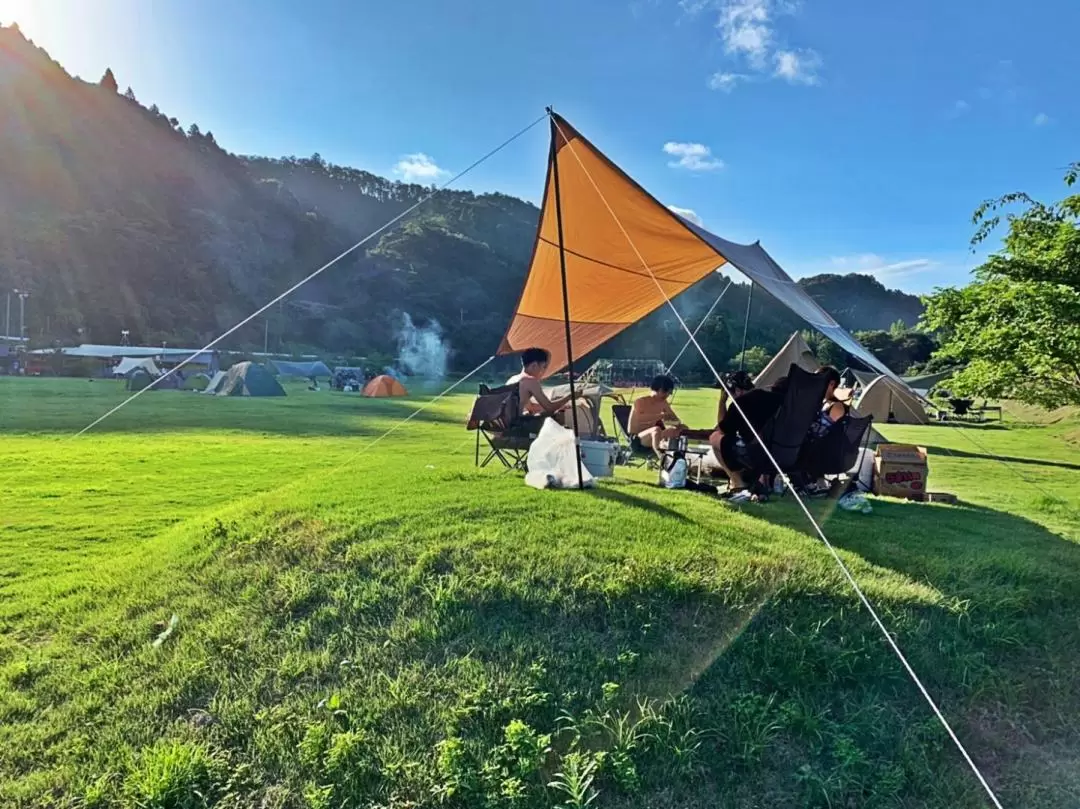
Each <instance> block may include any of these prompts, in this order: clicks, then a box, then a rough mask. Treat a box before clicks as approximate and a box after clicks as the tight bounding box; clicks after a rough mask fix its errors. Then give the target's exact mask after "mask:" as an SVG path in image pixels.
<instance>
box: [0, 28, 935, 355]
mask: <svg viewBox="0 0 1080 809" xmlns="http://www.w3.org/2000/svg"><path fill="white" fill-rule="evenodd" d="M132 80H133V81H135V80H137V77H132ZM118 91H119V87H118V85H117V80H116V78H115V77H113V75H112V72H111V71H109V72H107V73H106V75H105V76H104V77H103V78H102V79H101V81H100V82H97V83H90V82H86V81H83V80H81V79H77V78H73V77H71V76H69V75H68V74H67V73H66V72H65V71H64V70H63V68H62V67H61V66H60V65H59V64H57V63H56V62H54V61H53V60H52V59H51V58H50V57H49V56H48V54H46V53H45V52H44V51H43V50H41V49H39V48H37V47H35V46H34V45H33V44H32V43H30V42H28V41H27V40H26V39H25V38H24V37H23V35H22V34H21V33H20V32H19V31H18V29H17V28H14V27H12V28H0V110H3V117H2V119H0V292H4V291H6V290H8V289H12V288H19V289H24V290H29V291H30V293H31V299H30V301H29V302H28V306H27V334H28V336H30V338H31V339H32V340H33V341H34V342H35V343H38V344H42V345H51V344H54V343H56V342H64V343H66V342H72V341H77V340H82V341H95V342H116V341H117V340H118V338H119V336H120V332H121V330H122V329H128V330H130V332H131V339H132V340H133V341H134V342H141V343H155V344H156V343H158V342H161V341H167V342H170V343H173V344H193V343H197V342H205V341H208V340H210V339H211V338H212V337H214V336H216V335H217V334H218V333H220V332H221V331H222V330H224V329H225V328H227V327H228V326H230V325H231V324H233V323H234V322H236V321H237V320H239V319H240V318H241V317H243V316H244V315H246V314H248V313H249V312H251V311H252V310H254V309H256V308H257V307H258V306H260V305H261V304H262V303H264V302H265V301H266V300H268V299H270V298H272V297H274V296H275V295H276V294H277V293H278V292H280V291H281V290H282V289H284V288H286V287H287V286H289V285H291V284H292V283H294V282H295V281H296V280H298V279H300V278H302V277H304V276H305V275H307V274H308V273H309V272H310V271H311V270H313V269H314V268H316V267H318V266H320V265H322V264H323V263H325V262H326V261H327V260H328V259H329V258H331V257H333V256H335V255H337V254H338V253H339V252H341V251H342V250H343V249H345V248H346V247H348V246H350V245H351V244H353V243H355V242H356V241H357V240H359V239H360V238H361V237H363V236H365V235H366V234H368V233H369V232H371V231H372V230H373V229H374V228H376V227H378V226H379V225H381V224H383V223H384V222H385V221H387V220H388V219H389V218H391V217H392V216H394V215H396V214H398V213H400V212H401V211H403V210H405V208H407V207H408V206H410V205H412V204H413V203H414V202H416V201H417V200H419V199H420V198H422V197H423V196H424V195H426V194H428V193H429V192H430V190H431V189H429V188H426V187H423V186H419V185H411V184H405V183H400V182H395V181H391V180H387V179H384V178H382V177H378V176H376V175H374V174H371V173H369V172H365V171H361V170H357V169H354V168H349V167H344V166H336V165H333V164H329V163H327V162H326V161H324V160H323V159H322V158H321V157H319V156H318V155H314V156H312V157H310V158H296V157H286V158H281V159H270V158H264V157H243V156H237V155H233V154H230V153H228V152H226V151H225V150H223V149H222V148H221V147H220V146H219V145H218V143H217V141H216V139H215V138H214V135H213V134H212V132H211V131H209V130H207V131H205V132H204V131H203V130H202V129H201V128H200V127H199V125H198V124H190V125H187V126H185V125H184V124H182V123H181V122H179V121H177V120H176V119H175V118H169V117H168V116H167V114H166V113H164V112H162V111H160V110H158V108H157V107H156V106H155V105H148V106H144V104H143V103H140V102H139V101H138V100H137V99H136V95H135V93H134V92H132V91H131V90H130V89H128V91H127V92H126V93H121V92H118ZM537 216H538V211H537V209H536V208H535V207H534V206H533V205H531V204H530V203H527V202H524V201H522V200H519V199H515V198H512V197H508V196H505V195H502V194H482V195H478V194H473V193H471V192H468V191H444V192H440V193H439V194H438V195H437V196H436V197H435V198H434V199H433V200H432V201H431V202H429V203H427V204H425V205H424V206H422V207H421V208H420V209H419V210H418V211H417V212H416V213H415V214H413V215H411V216H410V217H409V218H408V219H406V220H405V221H404V222H403V223H402V224H401V225H399V226H398V227H396V228H394V229H392V230H390V231H388V232H387V233H385V234H383V235H382V237H381V238H379V239H378V240H375V241H373V242H372V243H371V244H370V245H369V246H368V249H367V250H366V251H364V252H361V251H358V252H357V253H355V254H354V255H353V256H350V257H349V258H348V259H347V260H345V261H343V262H341V263H340V264H339V265H337V266H335V267H334V268H333V269H332V270H331V271H329V272H327V273H326V274H325V275H323V276H321V277H320V278H318V279H317V280H316V281H315V282H313V283H311V284H309V285H307V286H305V287H304V288H303V289H301V290H300V291H299V292H297V293H296V295H295V296H294V297H293V298H292V299H290V300H288V301H287V302H284V303H283V304H282V305H281V306H279V307H275V309H274V310H273V311H271V312H270V313H268V315H267V318H266V319H265V320H263V319H259V320H258V321H257V322H253V323H252V324H250V326H249V327H247V328H246V329H245V330H244V331H242V332H239V333H237V334H236V335H234V336H233V337H232V338H230V341H231V342H230V343H229V346H230V347H233V348H238V349H242V348H255V347H260V348H261V346H262V344H263V341H264V339H265V340H267V342H268V344H269V347H270V348H271V350H284V351H298V350H317V351H320V352H324V353H328V354H334V355H353V356H355V355H364V354H371V353H382V354H393V352H394V351H395V349H396V345H395V341H396V336H395V335H396V326H397V323H398V322H399V320H400V313H401V312H408V313H409V314H410V315H411V317H412V318H413V320H414V321H417V322H429V321H432V320H434V321H437V322H438V323H439V324H440V325H441V327H442V329H443V331H444V334H445V335H446V337H447V339H448V340H449V343H450V345H451V348H452V349H453V351H454V354H453V360H452V362H453V364H454V365H456V366H459V367H461V366H465V367H471V366H472V365H474V364H476V362H478V361H479V360H480V359H482V358H483V357H486V356H487V355H488V354H489V353H490V352H491V351H492V350H493V348H494V347H495V346H496V345H497V343H498V340H499V338H500V337H501V335H502V330H503V329H504V327H505V324H506V322H507V320H508V318H509V315H510V310H511V309H512V306H513V303H514V301H515V300H516V299H517V295H518V292H519V290H520V288H521V284H522V281H523V277H524V273H525V268H526V265H527V263H528V257H529V252H530V250H531V249H532V244H533V237H534V230H535V226H536V221H537ZM802 283H803V284H804V285H805V286H806V287H807V288H808V289H809V290H810V292H811V294H812V295H813V296H814V297H815V298H816V299H818V300H819V302H821V303H822V305H823V306H824V307H825V308H826V309H828V310H829V311H830V312H832V313H833V314H834V315H835V316H836V317H837V319H838V320H839V321H840V322H841V323H842V324H844V325H845V326H848V327H849V328H852V329H887V328H889V326H890V324H892V323H894V322H895V321H897V320H901V321H903V322H905V323H906V324H908V325H914V323H915V322H916V321H917V320H918V317H919V315H920V313H921V304H920V303H919V301H918V299H917V298H914V297H913V296H910V295H905V294H903V293H900V292H895V291H889V290H886V289H885V288H884V287H883V286H881V284H879V283H878V282H877V281H875V280H874V279H872V278H869V277H861V276H844V277H840V276H818V277H815V278H810V279H805V280H804V281H803V282H802ZM721 288H722V287H721V286H720V284H719V283H718V279H713V278H710V279H707V280H706V281H704V282H703V283H702V284H701V286H700V287H699V288H698V289H695V290H693V291H692V292H691V293H689V294H688V295H686V296H684V300H682V301H681V302H680V306H681V307H682V308H683V309H684V311H685V312H686V313H687V315H688V316H690V317H694V316H697V317H700V316H701V315H703V314H704V312H705V310H706V309H707V308H708V306H709V304H710V303H711V302H712V301H713V299H714V298H715V296H716V294H718V293H719V290H720V289H721ZM748 289H749V288H748V287H747V286H745V285H742V286H736V287H734V288H733V289H732V290H730V291H729V292H728V294H727V295H726V296H725V298H724V301H723V302H722V305H721V306H719V307H718V308H717V310H716V313H715V316H714V317H713V319H712V320H711V321H710V323H709V324H708V325H707V327H706V328H705V329H703V331H702V336H703V338H707V339H706V340H705V342H707V343H708V344H709V350H710V353H711V354H715V356H716V357H717V359H718V361H724V360H725V359H727V358H730V357H731V356H732V355H733V354H735V353H736V352H737V351H738V348H739V345H740V343H741V338H742V328H743V316H744V313H745V307H746V296H747V292H748ZM673 325H674V324H673V323H672V322H671V318H670V316H669V315H668V314H667V313H664V312H659V313H657V314H656V315H654V316H653V317H652V318H650V319H648V320H647V321H645V322H643V323H641V324H639V325H638V326H636V327H634V328H632V329H630V330H628V331H627V332H626V333H624V334H623V335H621V336H620V337H619V338H617V339H616V340H615V341H614V342H613V343H612V344H610V345H609V346H606V347H605V348H604V353H605V354H608V355H641V356H657V357H662V358H667V359H670V357H671V356H672V355H673V354H674V353H675V352H676V351H677V350H678V347H679V345H681V343H682V340H681V339H679V336H678V334H677V333H675V330H674V329H673ZM801 325H802V324H800V323H799V322H798V321H796V320H795V319H794V318H792V317H791V316H789V315H788V314H787V312H786V311H785V310H783V309H782V308H780V307H778V306H777V305H776V304H775V303H774V302H772V301H771V300H770V299H769V298H768V297H767V296H765V295H763V294H758V295H756V296H755V298H754V306H753V313H752V317H751V322H750V330H749V335H748V340H749V342H750V344H751V345H758V346H762V347H764V348H765V349H767V350H774V349H775V348H777V347H778V346H779V345H780V344H782V343H783V341H784V340H785V339H786V338H787V336H788V335H789V334H790V332H791V331H793V330H795V329H796V328H800V327H801ZM676 328H677V327H676ZM13 330H14V329H13ZM690 365H692V363H690ZM688 367H690V366H688Z"/></svg>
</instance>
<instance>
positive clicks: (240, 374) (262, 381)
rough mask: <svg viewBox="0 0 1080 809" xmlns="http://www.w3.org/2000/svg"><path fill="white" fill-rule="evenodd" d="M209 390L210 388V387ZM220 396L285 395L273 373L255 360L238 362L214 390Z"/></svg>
mask: <svg viewBox="0 0 1080 809" xmlns="http://www.w3.org/2000/svg"><path fill="white" fill-rule="evenodd" d="M208 390H209V388H208ZM214 392H215V393H216V394H217V395H218V396H284V395H285V389H284V388H282V387H281V385H279V384H278V381H277V380H276V379H274V377H273V375H272V374H271V373H270V372H269V371H267V370H266V369H265V368H263V367H262V366H261V365H257V364H256V363H254V362H238V363H237V364H236V365H234V366H233V367H232V368H230V369H229V372H228V373H227V374H226V376H225V378H224V379H223V380H221V382H220V383H219V384H218V386H217V388H216V389H215V391H214Z"/></svg>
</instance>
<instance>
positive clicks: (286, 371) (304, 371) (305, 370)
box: [270, 360, 330, 379]
mask: <svg viewBox="0 0 1080 809" xmlns="http://www.w3.org/2000/svg"><path fill="white" fill-rule="evenodd" d="M270 364H271V365H273V366H274V369H275V370H276V371H277V373H278V374H279V375H280V376H299V377H303V378H304V379H311V378H312V377H320V376H325V377H329V376H330V369H329V368H328V367H326V363H324V362H323V361H322V360H315V361H314V362H290V361H286V360H271V361H270Z"/></svg>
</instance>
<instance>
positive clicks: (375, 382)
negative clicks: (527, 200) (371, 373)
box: [364, 374, 409, 398]
mask: <svg viewBox="0 0 1080 809" xmlns="http://www.w3.org/2000/svg"><path fill="white" fill-rule="evenodd" d="M364 395H365V396H373V397H378V398H382V397H384V396H408V395H409V392H408V391H407V390H405V386H404V385H402V384H401V383H400V382H398V381H397V380H396V379H394V377H392V376H389V375H387V374H383V375H382V376H377V377H375V378H374V379H372V380H371V381H370V382H368V383H367V384H366V385H364Z"/></svg>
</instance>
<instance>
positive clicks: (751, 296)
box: [691, 281, 754, 371]
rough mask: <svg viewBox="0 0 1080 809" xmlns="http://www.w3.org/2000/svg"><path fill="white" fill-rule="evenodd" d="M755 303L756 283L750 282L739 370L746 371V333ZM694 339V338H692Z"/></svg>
mask: <svg viewBox="0 0 1080 809" xmlns="http://www.w3.org/2000/svg"><path fill="white" fill-rule="evenodd" d="M753 302H754V282H753V281H751V282H750V291H749V292H748V293H747V295H746V319H745V320H744V321H743V325H742V351H740V352H739V370H740V371H745V370H746V332H747V331H748V330H749V329H750V304H751V303H753ZM691 339H692V338H691Z"/></svg>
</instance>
